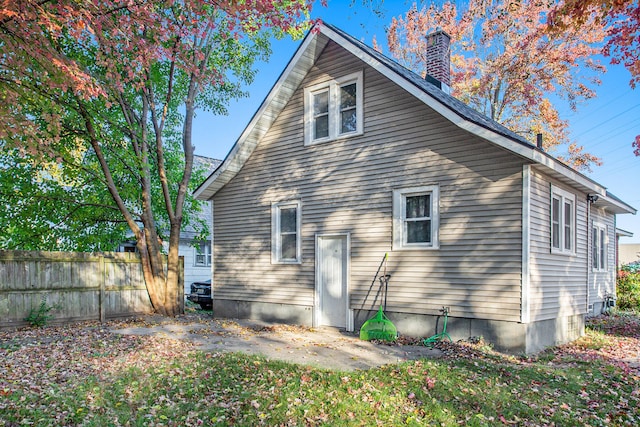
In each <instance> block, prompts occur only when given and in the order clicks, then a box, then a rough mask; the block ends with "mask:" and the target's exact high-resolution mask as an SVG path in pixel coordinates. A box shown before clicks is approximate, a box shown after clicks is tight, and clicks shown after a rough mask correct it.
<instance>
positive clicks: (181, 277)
mask: <svg viewBox="0 0 640 427" xmlns="http://www.w3.org/2000/svg"><path fill="white" fill-rule="evenodd" d="M179 259H180V262H179V264H180V270H179V271H180V274H179V275H178V307H180V314H184V257H183V256H181V257H180V258H179Z"/></svg>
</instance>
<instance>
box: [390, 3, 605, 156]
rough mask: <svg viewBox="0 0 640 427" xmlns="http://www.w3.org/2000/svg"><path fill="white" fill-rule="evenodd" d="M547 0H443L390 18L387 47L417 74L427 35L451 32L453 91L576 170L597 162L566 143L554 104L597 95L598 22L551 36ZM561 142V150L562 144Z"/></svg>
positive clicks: (573, 104)
mask: <svg viewBox="0 0 640 427" xmlns="http://www.w3.org/2000/svg"><path fill="white" fill-rule="evenodd" d="M551 7H552V2H547V1H536V0H522V1H518V2H514V1H495V0H470V1H469V2H468V4H467V6H466V7H465V8H464V9H461V8H458V7H457V6H456V4H455V3H451V2H446V3H443V4H441V5H431V6H429V7H423V8H422V9H420V10H418V9H417V8H416V7H415V6H414V7H413V8H412V9H410V10H409V11H408V12H407V13H406V14H405V15H404V16H402V17H398V18H393V19H392V21H391V24H390V26H389V28H388V31H387V42H388V46H389V50H390V52H391V53H392V54H393V55H394V56H395V57H396V58H398V60H399V61H400V62H401V63H403V64H404V65H405V66H407V67H408V68H411V69H413V70H415V71H417V72H420V73H422V74H423V75H425V74H427V73H429V70H428V69H427V68H426V64H427V62H426V57H425V52H426V43H427V39H426V35H427V34H429V33H432V32H434V31H435V30H436V29H442V30H444V31H445V32H447V33H448V34H449V35H450V36H451V67H452V70H451V73H452V74H451V93H452V95H453V96H455V97H457V98H459V99H460V100H462V101H463V102H465V103H467V104H468V105H470V106H472V107H473V108H475V109H476V110H478V111H480V112H482V113H484V114H486V115H487V116H489V117H491V118H492V119H494V120H496V121H498V122H499V123H501V124H503V125H505V126H506V127H507V128H509V129H511V130H512V131H514V132H516V133H519V134H521V135H523V136H524V137H526V138H527V139H530V140H531V141H532V142H533V140H534V139H535V136H536V134H538V133H541V134H542V135H543V143H544V147H545V149H547V150H549V151H551V152H553V153H554V154H555V155H556V156H557V157H558V158H559V159H561V160H563V161H565V162H566V163H568V164H570V165H571V166H573V167H574V168H577V169H582V168H585V169H588V168H589V165H591V164H593V163H596V164H597V163H598V162H599V161H598V159H597V158H596V157H594V156H593V155H591V154H589V153H586V152H584V150H583V147H580V146H578V145H577V144H575V143H572V142H571V141H570V139H569V136H568V132H567V129H568V122H567V121H566V120H563V119H562V118H561V116H560V114H559V112H558V110H557V109H556V107H555V106H554V104H555V103H557V102H558V100H559V99H564V100H565V101H566V102H568V105H569V106H570V108H572V109H576V108H577V105H578V104H579V102H581V101H583V100H586V99H589V98H593V97H595V95H596V94H595V92H594V90H593V88H592V87H593V85H597V84H599V83H600V82H599V79H598V78H597V76H598V74H599V73H601V72H603V71H605V69H604V67H603V66H602V65H600V64H599V63H598V62H597V61H595V60H593V57H594V56H595V55H596V54H598V53H599V52H600V50H601V44H602V41H603V39H604V36H605V30H604V26H603V25H602V24H601V23H598V22H597V21H596V20H594V19H586V20H585V22H584V25H581V26H579V27H568V28H566V29H565V30H564V31H561V32H558V33H556V34H550V33H549V32H547V31H545V28H546V15H547V14H548V13H549V12H550V11H551ZM561 146H563V147H565V151H564V152H561V151H560V147H561Z"/></svg>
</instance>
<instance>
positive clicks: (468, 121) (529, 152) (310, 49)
mask: <svg viewBox="0 0 640 427" xmlns="http://www.w3.org/2000/svg"><path fill="white" fill-rule="evenodd" d="M329 41H333V42H335V43H337V44H338V45H340V46H341V47H343V48H344V49H346V50H347V51H349V52H350V53H351V54H353V55H354V56H356V57H358V58H359V59H360V60H362V61H363V62H365V63H366V64H368V65H369V66H371V67H372V68H374V69H375V70H376V71H378V72H380V73H381V74H383V75H384V76H386V77H387V78H389V79H390V80H391V81H393V82H394V83H396V84H397V85H399V86H400V87H402V88H403V89H405V90H406V91H407V92H409V93H410V94H411V95H413V96H415V97H416V98H418V99H419V100H421V101H422V102H424V103H425V104H426V105H428V106H429V107H431V108H432V109H433V110H435V111H436V112H437V113H439V114H440V115H442V116H443V117H444V118H446V119H447V120H449V121H450V122H452V123H453V124H455V125H456V126H458V127H460V128H462V129H465V130H467V131H468V132H470V133H472V134H474V135H477V136H479V137H481V138H483V139H485V140H487V141H489V142H490V143H493V144H494V145H497V146H499V147H502V148H504V149H506V150H508V151H510V152H512V153H513V154H516V155H518V156H521V157H523V158H525V159H527V160H529V161H531V163H532V164H534V165H536V167H540V168H542V169H543V170H544V172H545V173H547V174H548V175H550V176H552V177H554V178H556V179H558V180H559V181H560V182H563V183H565V184H567V185H570V186H572V187H576V188H578V189H579V190H581V191H584V192H586V193H590V194H597V195H598V196H599V197H598V199H599V202H598V205H600V206H603V207H606V208H608V209H609V210H611V211H612V212H614V213H633V214H635V213H636V210H635V209H634V208H633V207H631V206H630V205H628V204H626V203H624V202H623V201H622V200H620V199H618V198H617V197H615V196H613V195H612V194H610V193H608V192H607V190H606V188H605V187H603V186H602V185H600V184H598V183H597V182H595V181H593V180H592V179H591V178H589V177H587V176H585V175H583V174H581V173H579V172H577V171H576V170H574V169H572V168H570V167H569V166H567V165H565V164H564V163H562V162H560V161H559V160H557V159H556V158H554V157H553V156H551V155H549V154H547V153H545V152H544V151H542V150H540V149H539V148H537V147H536V146H534V145H532V144H530V143H529V142H528V141H527V140H526V139H524V138H523V137H522V136H520V135H518V134H516V133H515V132H512V131H511V130H509V129H507V128H506V127H504V126H502V125H501V124H499V123H498V122H496V121H494V120H491V119H490V118H488V117H487V116H485V115H483V114H481V113H479V112H477V111H476V110H474V109H473V108H471V107H469V106H468V105H466V104H465V103H463V102H462V101H460V100H458V99H456V98H454V97H453V96H451V95H449V94H447V93H445V92H443V91H442V90H440V89H439V88H437V87H436V86H435V85H433V84H432V83H429V82H428V81H427V80H426V79H424V78H422V77H421V76H419V75H418V74H416V73H414V72H412V71H411V70H409V69H407V68H405V67H403V66H402V65H400V64H398V63H397V62H395V61H393V60H392V59H390V58H388V57H387V56H385V55H383V54H382V53H380V52H378V51H376V50H375V49H373V48H371V47H369V46H367V45H365V44H364V43H362V42H360V41H359V40H357V39H355V38H353V37H352V36H350V35H349V34H347V33H345V32H344V31H342V30H340V29H338V28H336V27H334V26H332V25H330V24H327V23H323V22H321V23H318V24H316V25H315V26H314V27H313V29H312V30H311V31H309V33H308V34H307V36H306V37H305V38H304V40H303V41H302V44H301V45H300V47H299V48H298V49H297V50H296V53H295V54H294V55H293V57H292V58H291V60H290V61H289V63H288V64H287V66H286V68H285V69H284V71H283V72H282V74H281V75H280V77H279V78H278V80H277V81H276V83H275V85H274V86H273V88H272V89H271V91H270V92H269V94H268V95H267V97H266V98H265V99H264V101H263V102H262V104H261V105H260V107H259V109H258V110H257V111H256V113H255V114H254V115H253V117H252V119H251V121H250V122H249V124H248V125H247V127H246V128H245V129H244V131H243V132H242V134H241V135H240V138H238V140H237V141H236V143H235V144H234V146H233V147H232V149H231V151H230V152H229V154H228V155H227V157H226V158H225V159H224V161H223V162H222V164H221V165H220V166H219V167H218V168H217V169H216V170H215V171H214V172H213V173H212V174H211V175H210V176H209V178H207V179H206V180H205V182H203V183H202V184H201V185H200V186H199V187H198V188H197V189H196V190H195V192H194V196H195V197H196V198H197V199H200V200H210V199H211V198H212V197H213V196H214V195H215V194H216V193H217V192H218V191H219V190H220V189H221V188H222V187H224V186H225V185H226V184H227V183H228V182H229V181H230V180H231V179H232V178H233V177H234V176H235V175H236V174H237V173H238V172H239V171H240V169H241V168H242V166H243V165H244V163H245V161H246V160H247V159H248V158H249V156H250V155H251V153H253V150H254V149H255V147H256V145H257V144H258V142H259V141H260V139H261V138H262V137H263V136H264V135H265V133H266V132H267V131H268V130H269V128H270V127H271V125H272V124H273V122H274V121H275V119H276V118H277V117H278V114H279V113H280V112H281V111H282V109H283V108H284V107H285V105H286V104H287V102H288V101H289V99H290V98H291V96H292V95H293V94H294V92H295V91H296V89H297V88H298V86H299V85H300V83H301V82H302V80H303V79H304V77H305V76H306V74H307V72H308V71H309V69H311V67H312V66H313V65H314V63H315V61H316V60H317V59H318V57H319V56H320V53H321V52H322V50H323V49H324V48H325V46H326V45H327V44H328V43H329Z"/></svg>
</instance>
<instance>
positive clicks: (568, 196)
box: [549, 185, 578, 255]
mask: <svg viewBox="0 0 640 427" xmlns="http://www.w3.org/2000/svg"><path fill="white" fill-rule="evenodd" d="M554 197H557V198H559V199H560V230H559V233H560V234H559V236H558V239H559V242H560V248H554V247H553V199H554ZM565 200H570V201H571V202H573V212H572V213H571V214H572V218H571V221H572V227H571V248H570V249H566V248H565V241H564V227H565V224H566V221H565V217H564V203H565ZM549 203H550V204H549V214H550V216H549V231H550V233H549V237H550V238H549V246H550V247H551V253H552V254H559V255H575V254H576V228H577V223H576V219H577V210H578V206H577V205H576V195H575V194H573V193H570V192H569V191H567V190H563V189H562V188H559V187H556V186H554V185H552V186H551V198H550V200H549Z"/></svg>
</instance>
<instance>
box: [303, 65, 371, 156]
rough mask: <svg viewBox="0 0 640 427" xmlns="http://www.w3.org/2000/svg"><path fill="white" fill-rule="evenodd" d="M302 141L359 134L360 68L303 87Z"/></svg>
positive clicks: (316, 140) (322, 140) (360, 125)
mask: <svg viewBox="0 0 640 427" xmlns="http://www.w3.org/2000/svg"><path fill="white" fill-rule="evenodd" d="M304 94H305V136H304V138H305V145H310V144H317V143H320V142H326V141H331V140H334V139H338V138H342V137H347V136H352V135H360V134H362V123H363V118H362V71H360V72H357V73H353V74H349V75H347V76H344V77H341V78H339V79H336V80H332V81H330V82H326V83H321V84H318V85H315V86H311V87H308V88H305V91H304Z"/></svg>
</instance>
